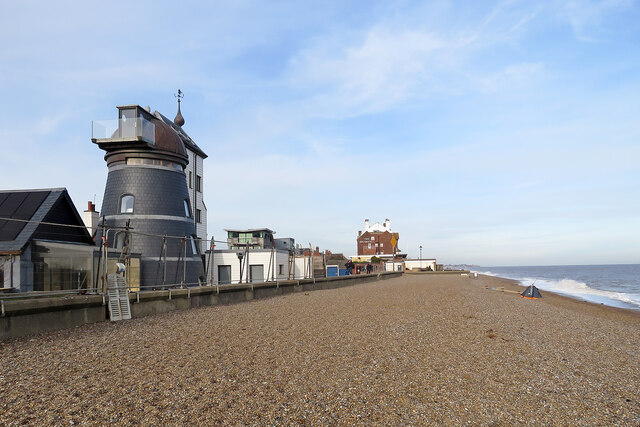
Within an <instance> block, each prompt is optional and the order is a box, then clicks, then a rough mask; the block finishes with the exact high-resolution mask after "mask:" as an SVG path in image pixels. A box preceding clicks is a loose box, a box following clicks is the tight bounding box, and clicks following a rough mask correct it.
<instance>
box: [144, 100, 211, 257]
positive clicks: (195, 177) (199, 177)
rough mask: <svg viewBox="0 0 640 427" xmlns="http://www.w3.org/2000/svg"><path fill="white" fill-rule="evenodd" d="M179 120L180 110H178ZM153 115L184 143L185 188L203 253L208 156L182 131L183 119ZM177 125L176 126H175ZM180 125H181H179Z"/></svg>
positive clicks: (155, 113) (205, 249) (205, 225)
mask: <svg viewBox="0 0 640 427" xmlns="http://www.w3.org/2000/svg"><path fill="white" fill-rule="evenodd" d="M178 114H179V115H180V118H182V115H181V114H180V110H179V109H178ZM154 115H155V116H156V117H159V118H160V119H161V120H162V121H164V122H165V123H166V124H168V125H169V126H171V127H172V128H173V129H174V130H175V131H176V132H178V134H179V135H180V136H181V137H182V141H183V142H184V148H185V149H186V150H187V156H188V157H189V163H188V164H187V167H186V168H185V170H184V174H185V179H186V180H187V188H188V191H189V203H190V204H191V210H192V214H193V215H192V216H193V220H194V222H195V225H196V236H197V237H198V239H199V240H200V242H201V247H200V249H201V253H205V252H206V251H207V250H208V249H209V242H208V241H207V206H206V205H205V204H204V196H203V194H204V188H203V185H204V166H203V161H204V159H206V158H207V157H208V156H207V154H206V153H205V152H204V151H202V150H201V149H200V147H198V145H197V144H196V143H195V142H194V141H193V140H192V139H191V137H190V136H189V135H187V133H186V132H185V131H184V130H183V129H182V125H183V124H184V119H182V120H178V117H176V119H175V120H176V122H174V120H170V119H168V118H167V117H165V116H163V115H162V114H160V113H159V112H157V111H155V112H154ZM176 123H178V124H176ZM180 123H182V124H180Z"/></svg>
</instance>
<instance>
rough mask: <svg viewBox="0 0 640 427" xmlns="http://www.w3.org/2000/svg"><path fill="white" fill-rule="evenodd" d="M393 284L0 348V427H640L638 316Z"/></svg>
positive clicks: (552, 299) (486, 286)
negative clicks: (107, 426) (79, 426)
mask: <svg viewBox="0 0 640 427" xmlns="http://www.w3.org/2000/svg"><path fill="white" fill-rule="evenodd" d="M501 286H504V287H505V288H506V289H517V287H516V286H515V285H514V284H513V282H510V281H507V280H503V279H497V278H492V277H485V276H480V277H479V278H478V279H473V278H467V277H461V276H457V275H427V274H421V275H405V276H403V277H401V278H395V279H389V280H383V281H379V282H373V283H367V284H361V285H356V286H350V287H346V288H342V289H334V290H325V291H313V292H299V293H296V294H291V295H287V296H282V297H277V298H270V299H264V300H256V301H252V302H247V303H241V304H235V305H229V306H216V307H206V308H199V309H193V310H189V311H181V312H172V313H168V314H164V315H157V316H152V317H147V318H143V319H134V320H130V321H123V322H117V323H109V322H103V323H98V324H92V325H86V326H83V327H79V328H75V329H72V330H66V331H60V332H55V333H47V334H42V335H38V336H32V337H26V338H20V339H13V340H7V341H4V342H0V357H1V360H2V362H3V366H2V369H1V371H2V372H1V373H0V423H2V424H9V425H18V424H32V425H45V424H49V425H52V424H56V425H71V424H92V425H105V424H111V423H113V424H117V425H137V424H140V425H212V424H228V425H260V426H262V425H353V424H356V425H467V424H468V425H584V426H594V425H640V395H639V392H638V390H640V313H638V312H631V311H625V310H619V309H614V308H610V307H604V306H599V305H594V304H589V303H585V302H581V301H576V300H570V299H567V298H563V297H560V296H557V295H552V294H549V293H545V292H543V299H541V300H527V299H524V298H520V297H519V296H518V295H517V294H515V293H509V292H500V291H497V290H493V289H491V288H498V287H501Z"/></svg>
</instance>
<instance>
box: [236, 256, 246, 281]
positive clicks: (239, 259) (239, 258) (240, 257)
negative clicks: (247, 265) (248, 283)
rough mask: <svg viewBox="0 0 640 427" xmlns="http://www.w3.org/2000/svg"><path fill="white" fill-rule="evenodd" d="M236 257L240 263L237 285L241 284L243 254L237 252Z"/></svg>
mask: <svg viewBox="0 0 640 427" xmlns="http://www.w3.org/2000/svg"><path fill="white" fill-rule="evenodd" d="M236 255H237V256H238V261H240V281H239V282H238V283H242V257H243V256H244V254H243V253H242V252H238V253H236Z"/></svg>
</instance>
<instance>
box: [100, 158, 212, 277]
mask: <svg viewBox="0 0 640 427" xmlns="http://www.w3.org/2000/svg"><path fill="white" fill-rule="evenodd" d="M187 191H188V190H187V184H186V180H185V176H184V173H183V172H181V171H177V170H174V169H170V168H164V167H149V166H140V165H117V166H111V167H110V168H109V174H108V176H107V185H106V187H105V193H104V199H103V205H102V211H101V215H102V216H103V217H104V218H106V223H107V225H110V226H119V227H124V226H125V224H126V222H127V220H128V219H130V220H131V222H130V226H131V227H132V228H133V232H134V234H133V235H132V238H131V252H134V253H140V254H141V255H142V260H141V272H140V273H141V274H140V279H141V285H142V286H158V285H160V284H162V274H163V266H162V265H161V264H160V266H159V261H158V260H159V257H160V253H161V249H162V238H161V237H157V236H159V235H163V234H167V235H168V236H187V237H191V236H192V235H194V234H195V226H194V223H193V218H190V217H187V216H186V214H185V209H184V200H188V199H189V194H188V192H187ZM124 194H131V195H133V196H134V197H135V202H134V212H133V214H121V213H120V198H121V196H122V195H124ZM149 215H154V216H157V215H162V216H163V217H162V218H157V217H148V216H149ZM192 215H193V213H192ZM135 232H142V233H147V234H153V235H155V236H144V235H140V234H136V233H135ZM115 237H116V233H115V232H111V233H110V235H109V240H110V241H111V244H110V246H112V245H113V244H114V242H115V241H116V239H115ZM186 246H187V248H186V257H187V261H186V270H187V271H186V282H187V283H198V278H199V277H200V276H202V275H203V274H204V268H203V264H202V259H201V258H200V257H199V255H198V254H194V253H193V252H192V249H191V248H192V246H191V242H190V241H188V240H187V245H186ZM181 254H182V256H183V257H184V246H183V242H182V241H181V240H180V239H168V240H167V254H166V256H167V275H166V283H172V284H173V283H176V268H177V269H178V274H177V282H178V283H179V282H181V281H182V278H183V274H182V265H180V266H178V262H177V258H178V257H179V256H180V255H181ZM181 264H182V263H181ZM156 274H158V276H159V277H157V276H156Z"/></svg>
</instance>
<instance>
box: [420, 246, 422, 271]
mask: <svg viewBox="0 0 640 427" xmlns="http://www.w3.org/2000/svg"><path fill="white" fill-rule="evenodd" d="M420 270H422V245H420Z"/></svg>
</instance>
